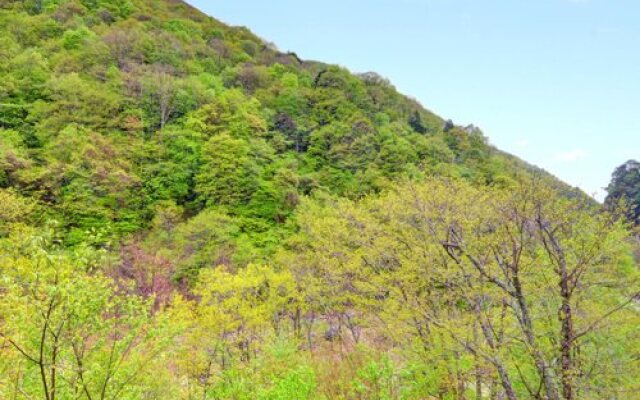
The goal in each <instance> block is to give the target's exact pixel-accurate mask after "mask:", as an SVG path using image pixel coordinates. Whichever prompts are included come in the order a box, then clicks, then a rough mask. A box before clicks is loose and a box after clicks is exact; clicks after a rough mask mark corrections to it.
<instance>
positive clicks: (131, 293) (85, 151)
mask: <svg viewBox="0 0 640 400" xmlns="http://www.w3.org/2000/svg"><path fill="white" fill-rule="evenodd" d="M638 171H640V167H639V166H638V165H637V163H635V164H633V163H632V162H629V163H627V164H626V167H625V166H623V167H620V168H619V169H618V170H617V171H616V173H615V174H614V181H613V182H612V184H611V185H610V187H609V194H610V196H609V198H608V200H607V202H606V205H607V207H601V206H600V205H598V204H597V203H596V202H595V201H594V200H592V199H590V198H589V197H588V196H586V195H585V194H584V193H582V192H580V191H579V190H577V189H574V188H571V187H569V186H567V185H566V184H564V183H562V182H560V181H559V180H557V179H555V178H554V177H553V176H551V175H550V174H548V173H546V172H545V171H543V170H540V169H538V168H536V167H534V166H531V165H529V164H527V163H525V162H523V161H521V160H519V159H517V158H515V157H513V156H511V155H509V154H506V153H504V152H501V151H499V150H498V149H496V148H494V147H493V146H492V145H490V144H489V143H488V141H487V139H486V137H485V136H484V135H483V133H482V132H481V131H480V130H479V129H478V128H476V127H474V126H466V127H463V126H458V125H456V124H454V123H453V122H451V121H450V120H445V119H442V118H440V117H439V116H437V115H435V114H434V113H432V112H430V111H428V110H426V109H425V108H424V107H423V106H422V105H420V104H419V103H418V102H417V101H415V100H413V99H410V98H408V97H406V96H404V95H402V94H400V93H398V92H397V91H396V90H395V88H394V87H393V86H392V84H391V83H390V82H389V81H388V80H386V79H384V78H383V77H381V76H379V75H377V74H375V73H371V72H369V73H363V74H354V73H351V72H349V71H348V70H346V69H344V68H341V67H338V66H334V65H327V64H324V63H320V62H315V61H306V60H302V59H300V58H299V57H298V56H297V55H296V54H295V53H292V52H281V51H280V50H278V49H277V47H276V46H275V45H273V44H271V43H268V42H266V41H264V40H262V39H261V38H259V37H257V36H256V35H254V34H252V33H251V32H250V31H249V30H248V29H246V28H240V27H230V26H227V25H225V24H223V23H221V22H219V21H217V20H215V19H213V18H211V17H208V16H206V15H204V14H202V13H201V12H199V11H198V10H196V9H194V8H192V7H190V6H189V5H187V4H186V3H184V2H182V1H180V0H21V1H18V0H3V1H1V2H0V398H1V399H21V400H22V399H45V400H55V399H62V400H66V399H83V400H95V399H101V400H105V399H114V400H115V399H131V400H137V399H238V400H240V399H247V400H249V399H274V400H275V399H282V400H285V399H301V400H302V399H326V400H329V399H345V400H346V399H349V400H350V399H380V400H383V399H385V400H387V399H388V400H391V399H415V400H418V399H443V400H444V399H452V400H453V399H456V400H457V399H477V400H481V399H492V400H494V399H495V400H498V399H508V400H514V399H541V400H542V399H545V400H560V399H564V400H571V399H594V400H596V399H621V400H622V399H633V398H638V397H637V396H638V393H640V381H638V376H640V346H639V345H638V343H640V329H639V327H640V304H639V303H638V294H639V293H640V271H639V270H638V267H637V263H636V259H635V258H634V251H635V250H636V249H637V246H638V245H637V240H636V239H634V234H633V232H637V228H634V227H633V225H634V224H637V223H638V210H639V209H640V208H638V206H637V204H638V202H640V197H639V196H640V194H639V193H640V182H639V178H640V174H639V172H638ZM634 205H635V206H636V208H633V206H634ZM636 253H637V251H636Z"/></svg>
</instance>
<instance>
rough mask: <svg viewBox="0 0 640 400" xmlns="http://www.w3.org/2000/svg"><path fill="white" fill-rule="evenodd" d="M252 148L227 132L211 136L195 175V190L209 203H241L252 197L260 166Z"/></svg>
mask: <svg viewBox="0 0 640 400" xmlns="http://www.w3.org/2000/svg"><path fill="white" fill-rule="evenodd" d="M250 150H251V149H250V147H249V144H248V143H247V142H246V141H245V140H242V139H234V138H232V137H231V136H230V135H228V134H225V133H222V134H219V135H216V136H213V137H212V138H211V139H209V141H208V142H207V143H206V144H205V146H204V149H203V152H202V160H203V164H202V167H201V168H200V172H199V173H198V175H196V192H197V193H198V195H199V196H200V198H201V199H202V200H203V201H204V202H205V203H206V204H210V205H213V204H223V205H238V204H242V203H246V202H248V201H249V200H250V199H251V195H252V193H253V192H254V190H255V189H256V187H257V184H258V180H257V178H258V177H257V175H258V173H259V168H258V165H257V164H256V162H255V161H254V160H253V159H252V157H251V154H250Z"/></svg>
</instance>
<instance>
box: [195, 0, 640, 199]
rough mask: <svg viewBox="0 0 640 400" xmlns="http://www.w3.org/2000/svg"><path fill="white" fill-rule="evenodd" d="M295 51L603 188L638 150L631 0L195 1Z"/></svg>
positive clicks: (634, 5)
mask: <svg viewBox="0 0 640 400" xmlns="http://www.w3.org/2000/svg"><path fill="white" fill-rule="evenodd" d="M190 3H191V4H193V5H194V6H196V7H198V8H199V9H201V10H203V11H204V12H206V13H208V14H210V15H212V16H214V17H216V18H218V19H220V20H222V21H224V22H227V23H229V24H232V25H244V26H247V27H249V28H250V29H251V30H252V31H253V32H255V33H256V34H258V35H259V36H261V37H263V38H264V39H266V40H268V41H272V42H274V43H275V44H276V45H277V46H278V47H279V48H280V49H281V50H291V51H295V52H296V53H298V55H300V56H301V57H302V58H306V59H315V60H320V61H324V62H329V63H335V64H340V65H343V66H345V67H347V68H349V69H350V70H352V71H354V72H365V71H376V72H378V73H380V74H381V75H383V76H385V77H387V78H389V79H390V80H391V81H392V82H393V83H394V84H395V86H396V87H397V88H398V89H399V90H400V91H401V92H403V93H405V94H407V95H410V96H412V97H415V98H416V99H418V100H419V101H420V102H421V103H422V104H423V105H424V106H425V107H427V108H429V109H431V110H432V111H434V112H436V113H437V114H439V115H441V116H443V117H445V118H451V119H452V120H453V121H454V122H455V123H457V124H461V125H466V124H470V123H473V124H475V125H477V126H479V127H480V128H481V129H482V130H483V131H484V133H485V134H486V135H487V136H488V137H489V140H490V142H491V143H493V144H495V145H496V146H498V147H499V148H501V149H503V150H506V151H509V152H511V153H513V154H515V155H517V156H519V157H521V158H523V159H525V160H527V161H529V162H531V163H533V164H536V165H538V166H540V167H543V168H545V169H546V170H548V171H550V172H551V173H553V174H555V175H556V176H558V177H559V178H561V179H563V180H564V181H566V182H568V183H570V184H572V185H574V186H579V187H581V188H582V189H583V190H585V191H586V192H588V193H590V194H596V197H598V198H600V199H602V197H603V192H602V190H601V188H603V187H604V186H606V185H607V183H608V182H609V178H610V175H611V172H612V171H613V169H614V168H615V167H616V166H617V165H619V164H622V163H623V162H625V161H626V160H628V159H630V158H636V159H638V158H640V1H638V0H323V1H305V0H270V1H264V0H262V1H257V0H226V1H216V0H214V1H204V0H190Z"/></svg>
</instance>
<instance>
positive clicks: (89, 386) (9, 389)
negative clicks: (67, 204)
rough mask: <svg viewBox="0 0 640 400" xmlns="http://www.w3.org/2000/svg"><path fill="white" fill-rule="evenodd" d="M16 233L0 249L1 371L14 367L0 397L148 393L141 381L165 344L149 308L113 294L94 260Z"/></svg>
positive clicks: (47, 238)
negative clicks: (0, 275)
mask: <svg viewBox="0 0 640 400" xmlns="http://www.w3.org/2000/svg"><path fill="white" fill-rule="evenodd" d="M21 232H25V231H20V230H19V231H17V232H16V234H14V235H12V236H11V237H9V238H8V239H5V240H3V241H1V242H0V254H1V255H0V261H1V265H2V267H1V270H0V271H1V273H2V276H3V280H2V291H1V292H0V316H2V317H1V318H0V341H1V342H2V343H3V346H2V347H3V352H5V354H4V355H3V357H2V359H1V360H0V369H5V367H6V365H7V364H5V363H11V364H13V368H11V369H10V371H11V372H10V374H11V375H10V376H11V381H10V382H7V381H4V380H0V394H1V395H2V397H6V398H17V397H18V396H24V397H25V398H35V397H38V398H44V399H46V400H55V399H58V398H61V399H66V398H86V399H101V400H103V399H120V398H129V396H130V395H131V393H136V392H145V391H147V390H148V389H149V387H148V386H146V385H148V384H149V381H148V375H147V374H148V373H149V372H150V371H152V370H153V368H154V367H153V366H154V364H155V361H156V357H158V354H159V353H160V352H161V351H164V349H165V348H166V345H167V344H168V343H170V342H171V340H172V335H171V333H170V331H162V333H161V331H160V330H158V329H157V328H156V327H155V326H154V319H153V318H152V317H151V315H150V314H149V310H150V303H149V302H147V301H144V300H141V299H139V298H137V297H135V296H128V295H124V294H121V293H117V291H116V288H115V286H114V284H113V282H112V281H110V280H109V279H108V278H106V277H104V276H103V275H102V273H101V272H100V270H99V267H100V264H101V263H102V261H101V259H102V258H103V257H104V256H103V255H101V254H100V253H96V252H95V251H93V250H90V249H88V248H78V249H77V250H76V251H75V252H74V253H69V252H65V251H63V250H61V249H59V248H57V246H55V245H54V244H53V241H52V240H53V239H55V235H54V233H53V231H47V230H44V232H43V233H44V234H43V235H40V236H33V235H32V234H30V233H29V230H27V231H26V233H27V234H26V235H25V234H23V233H21ZM159 326H161V325H159ZM157 335H159V336H157ZM163 336H164V337H163ZM5 350H6V351H5Z"/></svg>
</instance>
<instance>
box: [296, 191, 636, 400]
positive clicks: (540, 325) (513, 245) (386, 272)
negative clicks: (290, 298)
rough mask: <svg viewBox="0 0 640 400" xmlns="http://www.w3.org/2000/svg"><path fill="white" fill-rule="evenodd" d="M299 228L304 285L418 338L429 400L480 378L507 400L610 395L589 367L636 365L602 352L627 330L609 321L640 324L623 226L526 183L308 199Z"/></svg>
mask: <svg viewBox="0 0 640 400" xmlns="http://www.w3.org/2000/svg"><path fill="white" fill-rule="evenodd" d="M299 222H300V224H301V235H300V238H299V240H298V241H296V242H294V243H295V247H294V252H295V253H298V255H297V256H293V258H288V259H287V262H288V263H289V265H290V266H291V268H292V269H293V271H294V275H295V276H296V277H297V278H298V279H300V283H299V284H300V285H306V286H310V287H320V288H322V290H323V291H322V292H319V293H318V296H317V297H316V300H315V301H316V302H317V301H322V302H323V303H324V304H326V305H327V306H328V307H329V309H333V310H335V311H340V312H345V311H348V310H351V312H354V313H356V315H357V314H360V315H361V318H364V320H365V321H368V322H366V323H368V324H373V323H374V322H375V321H376V320H378V321H381V322H382V326H381V327H380V328H382V329H383V331H384V330H386V332H387V335H389V336H390V337H392V338H395V339H396V340H402V339H401V338H403V337H404V338H407V337H408V338H412V339H413V340H415V342H414V343H416V344H418V345H419V346H420V347H421V348H422V351H421V352H420V354H421V355H422V357H423V362H424V363H427V364H433V365H441V366H442V367H443V370H444V371H445V372H444V374H445V377H443V378H440V383H439V384H438V385H436V386H435V387H434V388H433V389H432V390H434V393H431V394H432V395H435V394H437V393H439V392H440V391H445V392H446V393H458V395H461V393H463V392H464V391H465V390H466V389H465V387H466V385H467V382H468V381H469V380H470V379H472V378H471V377H472V376H475V378H473V379H476V380H477V385H476V387H478V388H482V387H484V386H488V385H492V384H493V383H494V382H496V381H497V382H499V385H500V386H501V392H502V395H503V396H505V397H506V398H509V399H512V400H513V399H517V398H524V397H528V398H544V399H566V400H569V399H576V398H581V399H582V398H601V396H604V397H611V396H614V397H615V396H616V393H619V392H618V390H619V388H618V386H617V384H616V383H615V382H616V380H615V379H611V378H612V377H611V376H610V375H609V373H608V372H607V371H606V370H607V368H603V369H599V368H598V369H597V372H596V369H593V368H594V366H595V365H598V364H602V363H607V364H608V365H609V367H608V368H609V369H614V367H613V365H614V363H615V364H617V363H619V362H620V361H622V360H623V359H624V362H625V363H626V364H625V368H627V371H628V372H629V373H632V374H633V373H635V371H636V369H635V367H634V363H633V361H632V360H631V359H630V358H629V357H624V358H622V359H617V358H611V357H609V356H605V355H604V354H605V353H607V352H609V354H612V353H615V352H616V351H617V350H616V348H615V347H614V346H618V345H619V344H618V343H619V342H620V341H624V335H626V333H624V330H620V331H616V330H615V329H614V330H612V329H611V328H610V326H611V325H615V324H616V322H615V321H617V320H618V319H620V321H625V320H627V318H631V319H634V318H635V319H638V318H639V317H640V316H639V315H638V313H637V312H636V311H634V308H633V306H632V304H633V299H634V298H635V297H636V296H637V295H638V290H639V288H638V280H637V279H638V273H637V271H634V270H633V268H632V269H629V268H628V265H630V264H631V261H630V251H629V248H628V247H627V246H626V245H625V244H624V240H625V237H626V235H627V232H626V231H625V230H624V229H623V228H622V227H621V226H620V224H615V223H613V222H612V221H611V218H610V217H609V216H608V215H606V214H593V213H591V210H590V209H589V206H588V205H586V204H584V203H581V202H580V201H569V200H566V199H563V198H561V197H559V196H558V195H557V194H555V193H553V192H552V191H550V190H548V189H545V188H544V187H542V186H540V185H538V184H536V183H535V182H533V183H530V184H529V185H523V186H522V187H521V188H520V189H519V190H512V191H510V192H507V191H504V190H499V189H493V190H487V189H482V190H480V189H478V188H474V187H472V186H470V185H468V184H464V183H459V182H442V181H437V180H430V181H428V182H427V183H426V184H406V185H401V186H400V187H399V188H397V189H396V190H393V191H391V192H390V193H388V194H385V195H383V196H382V197H381V198H379V199H368V200H365V201H363V202H360V203H356V204H354V203H352V202H348V201H344V200H343V201H339V202H329V204H327V205H325V206H318V205H313V204H308V203H307V204H306V205H305V208H304V209H303V212H302V214H301V216H300V218H299ZM631 265H632V264H631ZM312 282H316V283H315V284H313V286H311V285H312ZM317 282H319V283H317ZM608 282H616V284H614V285H611V284H609V283H608ZM309 293H313V292H309ZM327 312H329V311H325V314H326V313H327ZM369 313H373V315H375V317H373V316H368V317H367V314H369ZM601 335H608V336H607V337H609V338H610V340H611V342H612V343H611V344H610V345H607V344H606V343H602V342H600V341H599V337H600V336H601ZM443 338H446V340H445V339H443ZM603 352H604V353H603ZM556 360H558V361H557V362H556ZM468 363H471V365H472V366H474V367H473V368H468V367H465V365H468ZM615 369H616V370H617V371H619V369H618V368H615ZM487 370H488V371H491V372H490V373H487V372H486V371H487ZM483 371H485V372H483ZM447 382H449V383H447ZM593 387H597V388H598V389H597V391H596V390H593ZM632 387H633V386H632ZM607 393H608V394H607Z"/></svg>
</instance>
